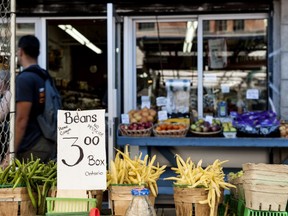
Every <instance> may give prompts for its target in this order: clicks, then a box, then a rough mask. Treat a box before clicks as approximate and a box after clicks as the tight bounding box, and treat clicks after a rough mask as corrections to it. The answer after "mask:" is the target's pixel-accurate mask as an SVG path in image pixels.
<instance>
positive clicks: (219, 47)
mask: <svg viewBox="0 0 288 216" xmlns="http://www.w3.org/2000/svg"><path fill="white" fill-rule="evenodd" d="M208 47H209V66H210V68H225V67H226V66H227V45H226V40H225V39H224V38H218V39H210V40H208Z"/></svg>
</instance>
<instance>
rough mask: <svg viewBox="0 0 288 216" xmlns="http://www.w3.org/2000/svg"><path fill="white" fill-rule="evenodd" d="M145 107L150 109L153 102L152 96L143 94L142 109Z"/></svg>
mask: <svg viewBox="0 0 288 216" xmlns="http://www.w3.org/2000/svg"><path fill="white" fill-rule="evenodd" d="M144 107H146V108H148V109H150V107H151V102H150V97H149V96H141V109H143V108H144Z"/></svg>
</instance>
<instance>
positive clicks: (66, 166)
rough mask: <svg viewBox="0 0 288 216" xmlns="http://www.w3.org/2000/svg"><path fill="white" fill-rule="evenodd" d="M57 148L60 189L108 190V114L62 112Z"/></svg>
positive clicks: (101, 112) (59, 114) (94, 111)
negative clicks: (106, 148)
mask: <svg viewBox="0 0 288 216" xmlns="http://www.w3.org/2000/svg"><path fill="white" fill-rule="evenodd" d="M57 146H58V147H57V148H58V155H57V188H58V189H63V190H66V189H67V190H69V189H70V190H73V189H74V190H100V189H106V150H105V146H106V143H105V110H85V111H65V110H59V111H58V144H57Z"/></svg>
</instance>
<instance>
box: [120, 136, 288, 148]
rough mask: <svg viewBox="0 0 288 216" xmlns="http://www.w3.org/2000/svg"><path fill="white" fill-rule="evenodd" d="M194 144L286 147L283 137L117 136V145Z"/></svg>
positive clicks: (287, 143)
mask: <svg viewBox="0 0 288 216" xmlns="http://www.w3.org/2000/svg"><path fill="white" fill-rule="evenodd" d="M126 144H129V145H131V146H143V147H144V146H147V147H148V146H170V147H172V146H173V147H175V146H194V147H261V148H278V147H284V148H287V147H288V140H287V139H285V138H244V137H241V138H231V139H229V138H223V137H183V138H174V137H167V138H164V137H126V136H118V137H117V145H119V146H124V145H126Z"/></svg>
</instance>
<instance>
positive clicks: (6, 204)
mask: <svg viewBox="0 0 288 216" xmlns="http://www.w3.org/2000/svg"><path fill="white" fill-rule="evenodd" d="M0 215H1V216H17V215H20V216H33V215H36V209H35V208H34V207H33V205H32V202H31V200H30V197H29V195H28V191H27V188H26V187H19V188H15V189H12V188H1V189H0Z"/></svg>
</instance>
